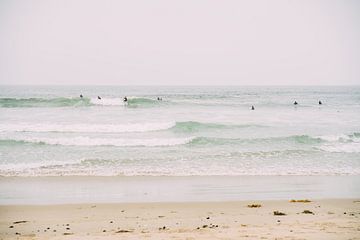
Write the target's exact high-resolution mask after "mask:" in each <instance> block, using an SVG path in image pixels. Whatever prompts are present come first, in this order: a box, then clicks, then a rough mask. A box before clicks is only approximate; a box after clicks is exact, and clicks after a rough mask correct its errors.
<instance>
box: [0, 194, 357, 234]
mask: <svg viewBox="0 0 360 240" xmlns="http://www.w3.org/2000/svg"><path fill="white" fill-rule="evenodd" d="M289 200H290V199H289ZM289 200H277V201H260V200H257V201H234V202H232V201H229V202H183V203H175V202H172V203H115V204H112V203H109V204H106V203H101V204H64V205H2V206H0V219H1V220H0V239H189V240H190V239H360V199H325V200H315V199H310V200H311V202H290V201H289ZM274 211H278V213H277V214H281V213H284V214H285V215H274Z"/></svg>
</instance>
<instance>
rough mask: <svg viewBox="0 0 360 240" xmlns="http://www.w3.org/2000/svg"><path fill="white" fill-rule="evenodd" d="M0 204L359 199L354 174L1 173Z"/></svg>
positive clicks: (359, 188)
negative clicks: (17, 174)
mask: <svg viewBox="0 0 360 240" xmlns="http://www.w3.org/2000/svg"><path fill="white" fill-rule="evenodd" d="M0 193H1V194H0V205H21V204H29V205H44V204H70V203H73V204H76V203H93V202H96V203H124V202H128V203H129V202H134V203H136V202H139V203H144V202H206V201H210V202H227V201H246V200H289V199H293V198H299V199H304V198H308V199H356V198H360V178H359V176H357V175H349V176H192V177H165V176H160V177H153V176H136V177H124V176H116V177H88V176H86V177H80V176H76V177H1V178H0Z"/></svg>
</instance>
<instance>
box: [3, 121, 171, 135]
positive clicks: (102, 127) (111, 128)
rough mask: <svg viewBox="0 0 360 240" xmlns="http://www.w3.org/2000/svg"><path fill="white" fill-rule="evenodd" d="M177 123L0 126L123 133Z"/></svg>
mask: <svg viewBox="0 0 360 240" xmlns="http://www.w3.org/2000/svg"><path fill="white" fill-rule="evenodd" d="M175 124H176V123H175V122H157V123H150V122H148V123H129V124H50V123H41V124H31V123H21V124H0V132H87V133H97V132H101V133H121V132H149V131H158V130H166V129H169V128H171V127H174V126H175Z"/></svg>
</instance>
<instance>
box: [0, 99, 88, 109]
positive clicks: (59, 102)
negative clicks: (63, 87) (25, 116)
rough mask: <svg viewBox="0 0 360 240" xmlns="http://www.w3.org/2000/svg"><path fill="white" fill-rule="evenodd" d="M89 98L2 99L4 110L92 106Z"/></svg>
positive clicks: (1, 105)
mask: <svg viewBox="0 0 360 240" xmlns="http://www.w3.org/2000/svg"><path fill="white" fill-rule="evenodd" d="M90 105H91V103H90V99H89V98H64V97H59V98H51V99H46V98H0V107H2V108H17V107H18V108H21V107H23V108H26V107H70V106H90Z"/></svg>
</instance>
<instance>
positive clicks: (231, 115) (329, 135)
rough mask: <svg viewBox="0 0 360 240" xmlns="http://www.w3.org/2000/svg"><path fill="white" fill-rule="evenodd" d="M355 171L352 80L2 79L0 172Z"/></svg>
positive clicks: (358, 153)
mask: <svg viewBox="0 0 360 240" xmlns="http://www.w3.org/2000/svg"><path fill="white" fill-rule="evenodd" d="M80 94H82V95H83V98H80V97H79V95H80ZM97 96H100V97H101V99H98V98H97ZM124 96H127V98H128V103H126V104H124V102H123V97H124ZM158 97H160V98H162V100H157V98H158ZM319 100H320V101H321V102H322V104H321V105H319V104H318V102H319ZM294 101H297V102H298V105H296V106H295V105H293V102H294ZM251 106H254V107H255V110H251ZM359 174H360V87H358V86H357V87H354V86H352V87H341V86H337V87H335V86H333V87H313V86H312V87H310V86H308V87H285V86H284V87H249V86H247V87H241V86H236V87H233V86H231V87H200V86H199V87H155V86H153V87H145V86H144V87H121V86H91V87H89V86H31V87H30V86H0V175H1V176H5V177H6V176H243V175H305V176H307V175H359Z"/></svg>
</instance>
